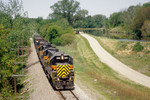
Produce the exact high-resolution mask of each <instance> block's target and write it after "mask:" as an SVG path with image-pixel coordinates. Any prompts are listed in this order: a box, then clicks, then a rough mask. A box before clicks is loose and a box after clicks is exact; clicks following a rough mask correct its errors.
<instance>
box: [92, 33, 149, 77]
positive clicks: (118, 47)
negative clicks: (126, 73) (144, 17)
mask: <svg viewBox="0 0 150 100" xmlns="http://www.w3.org/2000/svg"><path fill="white" fill-rule="evenodd" d="M94 38H96V39H97V40H98V42H99V43H100V44H101V45H102V47H104V48H105V49H106V50H107V51H108V52H109V53H111V54H112V55H113V56H114V57H115V58H117V59H118V60H120V61H121V62H122V63H124V64H126V65H128V66H129V67H131V68H132V69H134V70H137V71H138V72H140V73H143V74H145V75H147V76H150V62H149V61H150V42H149V41H145V42H144V41H143V42H137V41H119V40H116V39H109V38H106V37H96V36H94Z"/></svg>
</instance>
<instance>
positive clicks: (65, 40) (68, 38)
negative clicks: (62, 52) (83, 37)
mask: <svg viewBox="0 0 150 100" xmlns="http://www.w3.org/2000/svg"><path fill="white" fill-rule="evenodd" d="M61 39H62V45H67V44H71V43H72V42H73V40H74V39H75V36H74V35H73V34H69V33H67V34H63V35H62V36H61Z"/></svg>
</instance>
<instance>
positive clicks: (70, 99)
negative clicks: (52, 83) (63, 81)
mask: <svg viewBox="0 0 150 100" xmlns="http://www.w3.org/2000/svg"><path fill="white" fill-rule="evenodd" d="M58 93H59V95H60V97H61V98H62V99H63V100H79V98H78V97H77V96H76V95H75V94H74V92H73V91H71V90H66V91H58Z"/></svg>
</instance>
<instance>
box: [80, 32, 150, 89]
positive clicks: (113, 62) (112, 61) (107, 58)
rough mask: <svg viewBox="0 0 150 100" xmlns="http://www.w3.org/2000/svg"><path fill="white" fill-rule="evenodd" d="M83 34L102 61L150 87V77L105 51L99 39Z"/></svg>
mask: <svg viewBox="0 0 150 100" xmlns="http://www.w3.org/2000/svg"><path fill="white" fill-rule="evenodd" d="M81 35H82V36H83V37H85V38H86V39H87V40H88V42H89V43H90V46H91V48H92V49H93V51H94V52H95V53H96V55H97V56H98V57H99V59H100V60H101V61H102V62H104V63H105V64H107V65H108V66H109V67H110V68H112V69H113V70H115V71H117V72H118V73H120V74H122V75H124V76H125V77H127V78H129V79H130V80H132V81H134V82H136V83H138V84H141V85H143V86H146V87H149V88H150V77H148V76H146V75H143V74H141V73H139V72H137V71H135V70H133V69H131V68H129V67H128V66H126V65H125V64H123V63H121V62H120V61H119V60H117V59H116V58H114V57H113V56H111V55H110V54H109V53H108V52H107V51H105V50H104V49H103V48H102V47H101V46H100V44H99V43H98V42H97V40H96V39H94V38H93V37H91V36H89V35H87V34H84V33H81Z"/></svg>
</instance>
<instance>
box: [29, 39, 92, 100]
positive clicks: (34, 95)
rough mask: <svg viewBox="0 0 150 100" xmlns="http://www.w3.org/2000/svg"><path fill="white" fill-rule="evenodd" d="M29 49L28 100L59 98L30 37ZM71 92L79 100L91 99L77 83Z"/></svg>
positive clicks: (57, 99)
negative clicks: (29, 92)
mask: <svg viewBox="0 0 150 100" xmlns="http://www.w3.org/2000/svg"><path fill="white" fill-rule="evenodd" d="M31 51H32V52H31V54H30V55H29V58H28V60H27V76H28V77H29V78H28V79H27V80H26V82H28V84H29V85H28V86H27V88H28V89H29V90H30V91H32V92H31V94H30V97H29V100H61V99H60V97H59V95H58V94H57V92H56V91H55V90H54V89H53V88H52V86H51V85H50V83H49V81H48V79H47V77H46V75H45V73H44V71H43V69H42V66H41V64H40V62H39V59H38V56H37V53H36V50H35V47H34V43H33V40H32V39H31ZM73 92H74V93H75V94H76V95H77V97H78V98H79V100H92V99H91V98H89V96H88V95H87V94H85V92H84V91H83V90H82V89H81V88H80V87H79V86H78V85H77V84H75V90H74V91H73ZM86 92H87V91H86Z"/></svg>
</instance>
